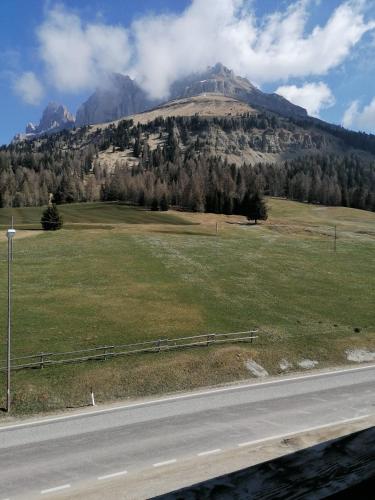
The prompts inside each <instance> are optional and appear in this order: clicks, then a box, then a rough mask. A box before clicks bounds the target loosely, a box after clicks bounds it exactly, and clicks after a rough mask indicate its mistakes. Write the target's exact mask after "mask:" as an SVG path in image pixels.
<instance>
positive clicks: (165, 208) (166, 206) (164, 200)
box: [160, 193, 169, 212]
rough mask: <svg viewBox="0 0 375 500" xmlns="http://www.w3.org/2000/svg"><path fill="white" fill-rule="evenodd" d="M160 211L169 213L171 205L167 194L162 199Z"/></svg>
mask: <svg viewBox="0 0 375 500" xmlns="http://www.w3.org/2000/svg"><path fill="white" fill-rule="evenodd" d="M160 210H161V211H162V212H167V211H168V210H169V203H168V199H167V196H166V194H165V193H164V194H163V196H162V197H161V199H160Z"/></svg>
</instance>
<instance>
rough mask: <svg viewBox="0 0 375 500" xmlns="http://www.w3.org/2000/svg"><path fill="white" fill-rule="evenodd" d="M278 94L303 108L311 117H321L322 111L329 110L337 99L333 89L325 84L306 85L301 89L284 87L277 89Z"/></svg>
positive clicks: (291, 86) (292, 86)
mask: <svg viewBox="0 0 375 500" xmlns="http://www.w3.org/2000/svg"><path fill="white" fill-rule="evenodd" d="M276 93H277V94H280V95H282V96H283V97H285V99H288V101H290V102H292V103H293V104H298V106H302V107H303V108H305V109H306V110H307V112H308V113H309V115H311V116H319V113H320V111H321V110H322V109H325V108H329V107H330V106H333V105H334V104H335V97H334V95H333V94H332V91H331V89H330V88H329V87H328V85H327V84H325V83H324V82H318V83H305V84H304V85H302V86H301V87H297V86H296V85H283V86H281V87H278V88H277V89H276Z"/></svg>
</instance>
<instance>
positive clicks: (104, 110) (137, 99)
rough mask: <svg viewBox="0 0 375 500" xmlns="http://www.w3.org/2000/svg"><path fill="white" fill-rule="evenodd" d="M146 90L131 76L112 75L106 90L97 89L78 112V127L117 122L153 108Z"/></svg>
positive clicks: (152, 102)
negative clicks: (119, 119)
mask: <svg viewBox="0 0 375 500" xmlns="http://www.w3.org/2000/svg"><path fill="white" fill-rule="evenodd" d="M155 104H156V102H155V101H152V100H150V99H149V98H148V97H147V95H146V93H145V92H144V90H142V89H141V87H140V86H139V85H138V84H137V83H136V82H135V81H134V80H132V79H131V78H130V77H129V76H124V75H121V74H119V73H114V74H113V75H111V77H110V79H109V81H108V82H106V86H105V87H104V88H100V89H97V90H96V91H95V92H94V94H93V95H92V96H91V97H89V98H88V99H87V101H86V102H84V103H83V104H82V105H81V106H80V107H79V108H78V111H77V119H76V124H77V126H83V125H92V124H95V123H103V122H109V121H113V120H117V119H118V118H121V117H123V116H129V115H132V114H135V113H140V112H141V111H145V110H146V109H149V108H151V107H153V106H155Z"/></svg>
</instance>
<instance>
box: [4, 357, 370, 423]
mask: <svg viewBox="0 0 375 500" xmlns="http://www.w3.org/2000/svg"><path fill="white" fill-rule="evenodd" d="M374 368H375V365H367V366H360V367H357V368H344V369H340V370H332V371H329V372H319V373H310V374H309V375H297V376H294V377H285V378H282V379H276V380H269V381H267V382H257V383H250V384H242V385H234V386H230V387H221V388H219V389H209V390H206V391H200V392H191V393H189V394H181V395H179V396H170V397H166V398H160V399H154V400H151V401H142V402H141V403H132V404H129V405H122V406H116V407H114V408H103V409H102V410H94V411H87V412H82V413H75V414H74V415H63V416H61V417H52V418H43V419H40V420H34V421H31V422H24V423H21V424H13V425H7V426H0V432H1V431H7V430H10V429H16V428H19V427H29V426H31V425H40V424H49V423H53V422H59V421H61V420H70V419H73V418H82V417H87V416H94V415H100V414H101V413H112V412H115V411H121V410H127V409H132V408H139V407H142V406H147V405H155V404H160V403H168V402H173V401H178V400H180V399H188V398H196V397H200V396H209V395H210V394H218V393H222V392H230V391H240V390H241V389H249V388H252V387H260V386H266V385H272V384H274V385H278V384H283V383H287V382H295V381H298V380H305V379H310V378H317V377H326V376H332V375H338V374H341V373H352V372H357V371H364V370H371V369H374ZM365 392H368V393H371V390H368V391H365Z"/></svg>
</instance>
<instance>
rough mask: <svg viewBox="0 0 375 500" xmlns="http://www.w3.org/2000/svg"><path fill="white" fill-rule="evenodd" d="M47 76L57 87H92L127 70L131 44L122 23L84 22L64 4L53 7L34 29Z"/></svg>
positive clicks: (64, 89)
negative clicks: (41, 22) (105, 78)
mask: <svg viewBox="0 0 375 500" xmlns="http://www.w3.org/2000/svg"><path fill="white" fill-rule="evenodd" d="M37 35H38V39H39V44H40V45H39V53H40V56H41V58H42V60H43V61H44V63H45V67H46V71H47V77H48V78H49V80H50V82H51V83H52V84H53V85H54V86H55V87H56V88H57V89H59V90H62V91H70V92H75V91H79V90H82V89H91V88H93V87H95V86H96V85H97V84H98V82H99V81H101V80H103V78H104V77H105V76H106V75H108V74H110V73H113V72H124V71H126V70H127V67H128V63H129V58H130V46H129V41H128V34H127V31H126V30H125V29H124V28H122V27H121V26H107V25H105V24H92V23H91V24H90V23H88V24H84V23H83V22H82V21H81V19H80V18H79V17H78V16H77V15H76V14H73V13H70V12H68V11H67V10H66V9H64V8H63V7H61V6H59V7H55V8H53V9H52V10H50V11H49V12H48V15H47V17H46V19H45V21H44V22H43V24H42V25H41V26H40V27H39V29H38V31H37Z"/></svg>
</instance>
